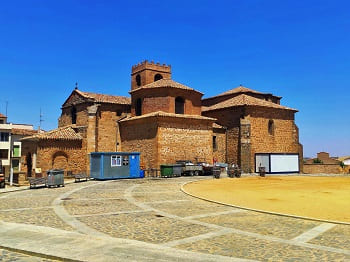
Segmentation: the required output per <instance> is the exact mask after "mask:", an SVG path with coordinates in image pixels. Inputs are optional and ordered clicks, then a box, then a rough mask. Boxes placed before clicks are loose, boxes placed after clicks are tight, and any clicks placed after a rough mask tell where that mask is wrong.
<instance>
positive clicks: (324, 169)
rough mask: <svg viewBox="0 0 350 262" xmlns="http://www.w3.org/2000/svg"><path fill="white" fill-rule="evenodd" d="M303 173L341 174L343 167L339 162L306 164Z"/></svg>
mask: <svg viewBox="0 0 350 262" xmlns="http://www.w3.org/2000/svg"><path fill="white" fill-rule="evenodd" d="M303 173H305V174H340V173H342V168H341V167H340V166H339V164H328V165H327V164H325V165H324V164H304V168H303Z"/></svg>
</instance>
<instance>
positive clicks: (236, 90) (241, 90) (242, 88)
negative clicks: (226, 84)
mask: <svg viewBox="0 0 350 262" xmlns="http://www.w3.org/2000/svg"><path fill="white" fill-rule="evenodd" d="M239 93H242V94H245V93H253V94H260V95H268V94H264V93H261V92H258V91H255V90H253V89H250V88H248V87H245V86H239V87H236V88H233V89H231V90H228V91H226V92H224V93H221V94H218V95H216V96H213V97H209V98H214V97H218V96H226V95H231V94H239ZM270 95H271V94H270ZM275 97H279V96H275ZM209 98H206V99H209ZM279 98H280V97H279Z"/></svg>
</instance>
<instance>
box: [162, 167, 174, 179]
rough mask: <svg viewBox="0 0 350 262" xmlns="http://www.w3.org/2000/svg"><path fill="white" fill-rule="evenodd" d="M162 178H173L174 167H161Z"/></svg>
mask: <svg viewBox="0 0 350 262" xmlns="http://www.w3.org/2000/svg"><path fill="white" fill-rule="evenodd" d="M160 176H161V177H172V176H173V165H160Z"/></svg>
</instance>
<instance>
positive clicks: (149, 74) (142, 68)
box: [131, 60, 171, 90]
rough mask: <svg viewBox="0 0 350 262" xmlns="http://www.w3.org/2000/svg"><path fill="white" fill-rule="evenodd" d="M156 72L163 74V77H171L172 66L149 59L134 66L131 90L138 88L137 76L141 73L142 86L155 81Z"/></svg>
mask: <svg viewBox="0 0 350 262" xmlns="http://www.w3.org/2000/svg"><path fill="white" fill-rule="evenodd" d="M156 74H160V75H162V77H163V79H170V78H171V66H170V65H165V64H162V65H161V64H159V63H154V62H148V61H147V60H146V61H144V62H142V63H139V64H137V65H134V66H132V69H131V90H134V89H136V88H138V87H139V86H138V85H137V83H136V76H137V75H140V82H141V86H144V85H147V84H150V83H153V82H154V76H155V75H156Z"/></svg>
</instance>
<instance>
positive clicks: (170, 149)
mask: <svg viewBox="0 0 350 262" xmlns="http://www.w3.org/2000/svg"><path fill="white" fill-rule="evenodd" d="M210 123H211V122H209V121H203V120H197V119H187V118H176V119H175V118H160V119H159V131H158V154H159V162H158V164H159V165H160V164H171V163H175V162H176V160H191V161H192V162H195V161H196V159H203V160H205V162H208V163H211V162H212V160H213V146H212V139H213V138H212V136H213V132H212V128H211V124H210Z"/></svg>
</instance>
